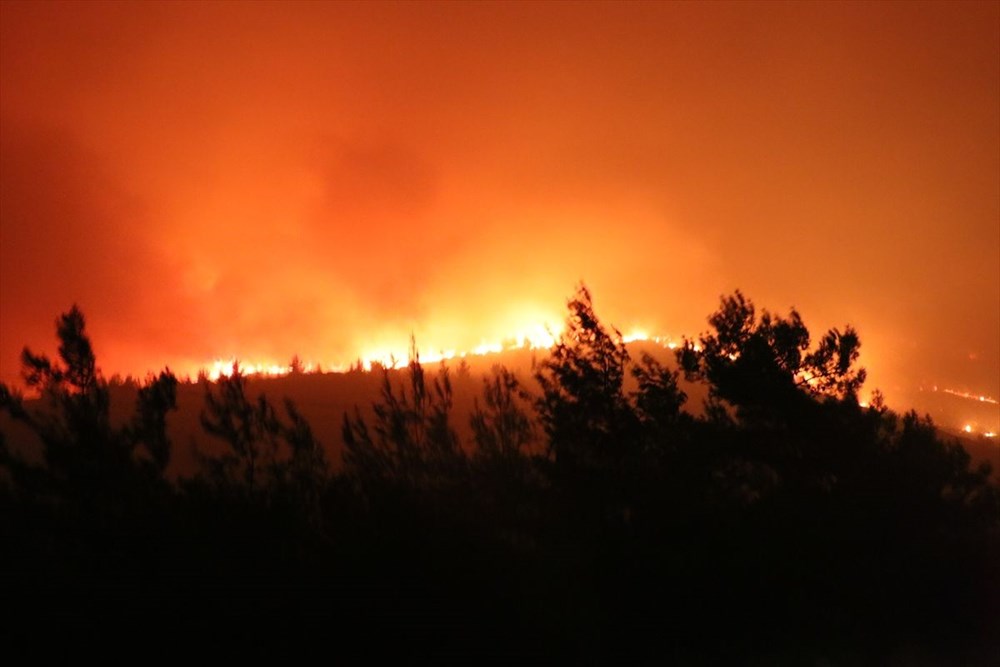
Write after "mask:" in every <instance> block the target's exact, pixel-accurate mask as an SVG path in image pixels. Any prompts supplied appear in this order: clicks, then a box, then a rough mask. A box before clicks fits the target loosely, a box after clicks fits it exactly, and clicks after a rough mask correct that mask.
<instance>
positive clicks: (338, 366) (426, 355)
mask: <svg viewBox="0 0 1000 667" xmlns="http://www.w3.org/2000/svg"><path fill="white" fill-rule="evenodd" d="M561 331H562V329H561V327H559V328H555V327H552V326H549V325H546V324H535V325H532V326H528V327H525V328H523V329H522V330H521V331H519V332H517V333H515V334H514V335H512V336H508V337H506V338H503V339H502V340H493V341H482V342H481V343H479V344H478V345H476V346H475V347H473V348H472V349H470V350H456V349H454V348H434V347H431V348H430V349H429V350H427V349H421V350H419V351H418V356H419V358H420V361H421V362H422V363H438V362H442V361H451V360H454V359H463V358H465V357H482V356H486V355H490V354H500V353H501V352H505V351H510V350H547V349H549V348H551V347H552V346H553V345H555V344H556V342H557V341H558V340H559V335H560V333H561ZM622 341H623V342H624V343H635V342H646V343H653V344H656V345H659V346H661V347H663V348H665V349H669V350H675V349H677V347H678V346H679V345H680V344H679V343H678V342H677V341H676V339H674V338H670V337H667V336H655V335H651V334H649V333H648V332H647V331H645V330H643V329H632V330H630V331H629V332H628V333H627V334H624V335H622ZM695 348H696V349H699V346H698V345H695ZM411 361H412V359H411V358H410V351H409V350H407V349H403V348H401V347H399V346H392V345H385V346H381V347H374V348H370V349H367V350H365V351H364V352H362V354H361V355H360V356H359V357H358V359H357V361H356V362H355V364H343V363H332V364H326V365H325V366H324V367H325V368H326V369H327V370H329V371H331V372H346V371H348V370H350V369H351V368H352V367H354V368H357V367H359V366H360V368H361V369H363V370H366V371H370V370H371V369H372V368H373V367H378V366H382V367H383V368H405V367H406V366H408V365H409V364H410V362H411ZM237 363H238V368H239V370H240V372H241V373H242V374H243V375H259V376H264V377H279V376H283V375H288V374H289V373H291V372H292V370H293V369H292V367H291V366H290V365H287V364H278V363H274V362H271V361H262V362H253V363H247V362H243V361H238V360H237V359H235V358H231V359H216V360H215V361H213V362H212V363H211V364H209V365H208V366H207V367H202V368H201V369H199V372H203V373H204V374H205V376H206V377H207V378H208V379H209V380H212V381H213V382H214V381H216V380H218V379H219V378H220V377H229V376H230V375H232V373H233V367H234V364H237ZM319 368H320V366H319V365H318V364H315V363H303V365H302V368H301V370H302V371H303V372H306V373H309V372H315V371H317V370H318V369H319Z"/></svg>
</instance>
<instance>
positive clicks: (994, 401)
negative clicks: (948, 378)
mask: <svg viewBox="0 0 1000 667" xmlns="http://www.w3.org/2000/svg"><path fill="white" fill-rule="evenodd" d="M941 391H942V392H943V393H945V394H951V395H952V396H958V397H959V398H966V399H968V400H970V401H979V402H980V403H992V404H993V405H1000V402H998V401H997V399H995V398H993V397H991V396H984V395H982V394H970V393H969V392H967V391H955V390H953V389H942V390H941Z"/></svg>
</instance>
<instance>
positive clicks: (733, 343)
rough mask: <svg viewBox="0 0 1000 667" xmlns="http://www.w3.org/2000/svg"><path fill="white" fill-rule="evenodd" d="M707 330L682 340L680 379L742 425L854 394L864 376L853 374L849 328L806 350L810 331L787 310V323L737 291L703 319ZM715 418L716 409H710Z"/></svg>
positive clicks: (855, 346)
mask: <svg viewBox="0 0 1000 667" xmlns="http://www.w3.org/2000/svg"><path fill="white" fill-rule="evenodd" d="M708 321H709V324H711V325H712V327H713V329H714V331H712V332H708V333H705V334H702V335H701V336H700V337H699V339H698V345H696V344H695V343H693V342H692V341H685V344H684V346H683V347H682V348H681V349H679V350H677V359H678V361H679V363H680V365H681V367H682V368H683V369H684V372H685V375H686V377H687V379H689V380H694V381H699V380H700V381H704V382H706V383H707V384H708V386H709V390H710V398H711V399H712V400H713V401H716V402H717V401H724V402H725V403H726V404H729V405H731V406H734V407H735V409H736V413H737V415H738V416H739V417H740V418H741V419H771V418H775V417H778V416H779V415H780V414H781V413H782V412H784V411H786V410H787V409H789V408H792V407H794V406H796V405H799V404H801V401H802V399H803V392H805V394H807V395H818V394H825V395H835V396H841V397H845V396H851V397H853V396H855V395H856V393H857V390H858V389H859V388H860V386H861V384H862V383H863V382H864V380H865V370H864V369H863V368H862V369H857V368H854V367H853V365H854V362H855V361H856V360H857V358H858V351H859V348H860V346H861V343H860V340H859V338H858V336H857V333H856V332H855V331H854V329H853V328H851V327H850V326H848V327H847V328H846V330H845V331H844V333H840V332H839V331H838V330H837V329H831V330H830V331H829V332H827V333H826V334H825V335H824V336H823V338H822V339H821V340H820V344H819V346H818V347H817V349H816V350H814V351H812V352H809V331H808V329H806V326H805V324H803V322H802V318H801V317H800V316H799V314H798V312H796V311H795V310H794V309H792V310H791V312H790V313H789V316H788V318H787V319H786V318H782V317H780V316H776V315H773V314H771V313H769V312H768V311H766V310H765V311H763V312H762V313H761V315H760V317H759V318H758V317H757V314H756V309H755V308H754V305H753V303H752V302H751V301H750V300H748V299H746V298H745V297H744V296H743V294H741V293H740V292H739V291H738V290H737V291H736V292H735V293H734V294H733V295H732V296H727V297H723V298H722V302H721V305H720V307H719V310H717V311H716V312H715V313H713V314H712V315H711V316H710V317H709V320H708ZM710 407H711V408H712V411H711V414H715V415H718V416H721V411H720V406H719V405H718V404H717V403H716V404H715V405H712V406H710Z"/></svg>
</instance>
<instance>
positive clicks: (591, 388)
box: [535, 285, 635, 468]
mask: <svg viewBox="0 0 1000 667" xmlns="http://www.w3.org/2000/svg"><path fill="white" fill-rule="evenodd" d="M568 308H569V311H570V313H569V316H568V317H567V319H566V327H565V330H564V331H563V332H562V333H561V334H560V336H559V340H558V341H557V342H556V343H555V345H553V347H552V349H551V350H549V356H548V357H547V358H546V359H544V360H543V361H542V362H541V363H540V364H539V366H538V369H537V370H536V372H535V379H536V380H537V382H538V384H539V386H540V388H541V392H542V393H541V396H539V397H538V398H537V399H536V401H535V407H536V409H537V411H538V414H539V417H540V419H541V422H542V426H543V428H544V429H545V433H546V435H547V436H548V439H549V443H548V444H549V449H550V452H551V454H552V455H553V456H554V458H555V461H556V463H557V464H560V465H567V466H570V467H578V466H583V467H597V468H599V467H602V466H606V465H608V464H610V463H611V462H613V461H614V460H615V459H618V458H620V457H621V456H623V455H624V454H625V453H626V452H627V450H628V448H629V447H630V445H631V444H632V440H633V436H634V431H633V428H634V423H635V414H634V412H633V411H632V409H631V406H630V405H629V402H628V400H627V398H626V396H625V392H624V388H623V383H624V379H625V373H626V371H627V368H628V365H629V361H630V358H629V354H628V351H627V350H626V349H625V343H624V341H623V340H622V337H621V334H620V333H619V332H618V331H617V330H615V331H614V332H613V334H612V333H609V332H608V331H607V330H606V329H605V328H604V326H603V325H602V324H601V323H600V321H599V320H598V318H597V315H596V314H595V313H594V306H593V303H592V301H591V297H590V292H589V291H587V288H586V287H585V286H583V285H581V286H580V287H579V288H578V290H577V293H576V296H574V298H573V299H571V300H570V301H569V303H568Z"/></svg>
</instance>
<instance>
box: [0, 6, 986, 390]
mask: <svg viewBox="0 0 1000 667" xmlns="http://www.w3.org/2000/svg"><path fill="white" fill-rule="evenodd" d="M0 27H2V40H0V49H2V61H0V70H2V79H0V83H2V96H0V101H2V104H0V110H2V147H0V148H2V150H0V156H2V167H0V180H2V193H0V195H2V201H0V204H2V216H0V318H2V327H0V333H2V340H0V379H3V380H5V381H8V382H17V381H18V377H19V375H18V374H19V363H18V355H19V352H20V350H21V348H22V346H24V345H25V344H28V345H30V346H31V347H32V348H34V349H37V350H43V351H49V352H52V351H54V348H55V340H54V326H53V322H54V320H55V318H56V316H57V315H58V314H59V313H60V312H64V311H66V310H67V309H68V308H69V306H70V305H71V304H72V303H74V302H75V303H78V304H79V305H80V306H81V308H82V309H83V311H84V313H85V314H86V316H87V318H88V328H89V330H90V332H91V334H92V337H93V339H94V342H95V347H96V350H97V353H98V358H99V363H100V365H101V366H102V368H103V370H104V371H105V373H106V374H111V373H113V372H120V373H123V374H124V373H129V372H131V373H137V374H143V373H145V371H146V370H148V369H158V368H161V367H163V366H164V365H170V366H171V367H172V368H174V369H176V370H180V371H182V372H189V371H191V370H192V369H193V368H196V367H197V366H198V365H199V364H203V363H208V362H210V361H211V360H213V359H216V358H230V357H233V356H236V357H239V358H241V359H245V360H254V359H261V360H274V361H279V362H283V363H284V362H287V360H288V359H289V358H290V357H291V356H292V355H293V354H296V353H297V354H299V355H301V356H302V357H303V358H305V359H309V360H314V361H319V362H322V363H324V364H329V363H332V362H338V361H340V362H344V361H347V362H349V361H350V360H351V359H353V358H355V357H357V356H358V355H359V354H366V353H370V352H372V351H374V350H377V349H385V348H386V347H387V346H394V347H395V348H396V349H399V348H404V349H405V345H406V340H407V339H408V337H409V335H410V333H411V332H413V333H414V334H415V335H416V338H417V343H418V345H421V346H422V347H424V348H427V347H454V348H458V349H463V348H470V347H472V346H474V345H476V344H478V343H481V342H484V341H493V340H498V339H500V338H503V337H505V336H511V335H515V334H518V333H522V332H524V331H526V330H527V329H528V328H529V327H532V326H534V325H537V324H539V323H541V322H545V321H548V322H558V321H560V320H561V318H562V316H563V312H564V304H565V300H566V298H567V297H569V296H570V295H571V294H572V292H573V290H574V287H575V285H576V284H577V282H578V281H579V280H583V281H584V282H585V283H586V284H587V285H588V286H589V287H590V289H591V291H592V292H593V294H594V297H595V303H596V306H597V310H598V313H599V314H600V315H601V316H602V318H603V319H604V320H606V321H609V322H611V323H613V324H616V325H618V326H619V327H620V328H621V329H623V330H627V329H630V328H632V327H642V328H644V329H646V330H648V331H651V332H657V333H664V334H672V335H680V334H685V333H686V334H696V333H698V332H699V331H701V330H703V329H705V327H706V323H705V318H706V316H707V315H708V314H709V313H710V312H711V311H712V310H714V309H715V308H716V306H717V305H718V298H719V296H720V295H721V294H723V293H729V292H731V291H732V290H733V289H736V288H739V289H741V290H743V292H744V293H745V294H747V295H748V296H749V297H750V298H751V299H753V300H754V301H755V303H757V305H758V306H762V307H767V308H769V309H772V310H775V311H779V312H782V313H784V312H787V309H788V308H789V307H791V306H795V307H797V308H798V309H799V311H800V312H801V313H802V315H803V318H804V319H805V322H806V324H807V325H808V326H810V328H811V330H812V331H813V333H814V336H816V337H818V335H819V334H821V333H822V331H823V330H825V329H826V328H828V327H831V326H843V325H844V324H846V323H851V324H853V325H854V326H856V327H857V329H858V330H859V332H860V334H861V338H862V342H863V361H864V364H865V365H866V366H868V367H869V368H870V370H871V380H870V382H869V385H868V386H869V388H872V387H874V386H880V387H882V388H883V389H884V390H886V393H887V394H888V395H889V396H890V399H891V398H892V396H893V391H903V390H906V389H908V388H909V389H912V388H913V387H917V386H920V385H924V384H941V385H946V386H954V387H957V388H960V389H963V390H969V391H973V392H976V393H986V394H991V395H993V396H997V394H1000V4H998V3H995V2H991V3H982V4H979V3H943V4H926V3H919V4H917V3H878V4H854V3H831V4H818V3H781V4H751V3H736V4H726V3H706V4H693V3H683V4H681V3H678V4H667V3H664V4H659V3H657V4H621V3H609V4H604V3H586V4H573V3H553V4H542V3H510V4H489V3H467V4H466V3H444V4H424V3H392V4H375V3H364V4H341V3H335V4H315V3H309V4H294V3H287V2H282V3H274V4H270V3H240V4H229V3H221V2H220V3H205V4H194V3H166V4H157V3H152V2H143V3H115V4H100V3H96V2H95V3H92V2H87V3H82V2H75V3H66V4H48V3H40V2H30V3H15V2H4V3H3V4H2V21H0Z"/></svg>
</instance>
